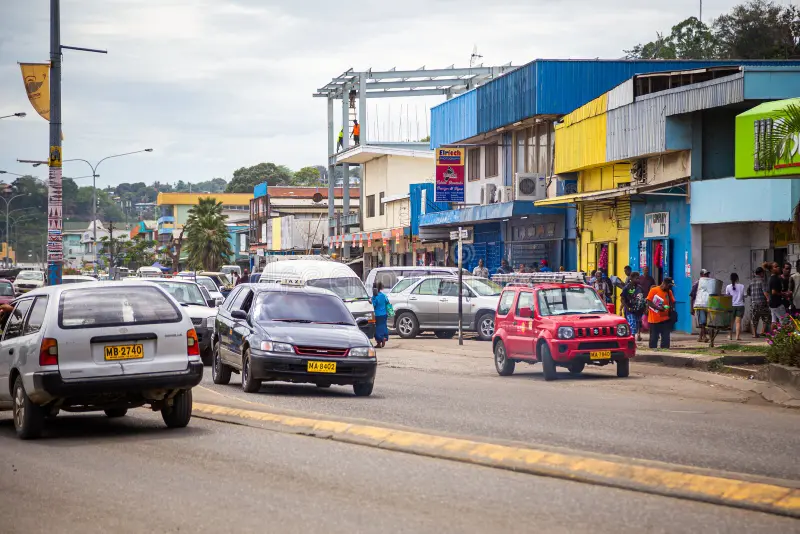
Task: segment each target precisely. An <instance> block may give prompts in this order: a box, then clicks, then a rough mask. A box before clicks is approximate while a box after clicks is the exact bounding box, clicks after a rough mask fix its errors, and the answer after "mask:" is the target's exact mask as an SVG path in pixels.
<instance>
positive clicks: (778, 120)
mask: <svg viewBox="0 0 800 534" xmlns="http://www.w3.org/2000/svg"><path fill="white" fill-rule="evenodd" d="M787 110H791V113H789V112H787ZM790 115H793V116H795V117H796V116H798V115H800V98H791V99H788V100H776V101H774V102H766V103H764V104H761V105H759V106H756V107H754V108H753V109H751V110H749V111H746V112H744V113H742V114H741V115H737V116H736V178H742V179H747V178H800V128H791V129H790V131H789V132H784V133H788V135H785V136H782V138H781V143H780V146H779V147H777V151H773V152H776V156H775V157H769V152H770V151H769V150H766V149H765V147H767V146H769V144H770V141H772V144H775V142H774V139H773V137H775V136H774V135H773V133H774V132H775V129H776V128H777V129H780V128H781V127H782V126H783V125H785V124H786V123H787V121H789V120H790V118H789V116H790Z"/></svg>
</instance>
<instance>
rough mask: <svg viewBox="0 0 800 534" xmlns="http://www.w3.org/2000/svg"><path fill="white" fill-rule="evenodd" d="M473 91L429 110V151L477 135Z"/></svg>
mask: <svg viewBox="0 0 800 534" xmlns="http://www.w3.org/2000/svg"><path fill="white" fill-rule="evenodd" d="M475 91H476V90H475V89H473V90H472V91H468V92H466V93H464V94H463V95H459V96H457V97H455V98H453V99H451V100H448V101H447V102H444V103H443V104H440V105H438V106H436V107H434V108H431V149H435V148H436V147H439V146H442V145H449V144H450V143H454V142H456V141H461V140H462V139H469V138H470V137H473V136H475V135H477V134H478V118H477V111H478V107H477V100H476V98H477V94H476V92H475Z"/></svg>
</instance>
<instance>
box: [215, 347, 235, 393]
mask: <svg viewBox="0 0 800 534" xmlns="http://www.w3.org/2000/svg"><path fill="white" fill-rule="evenodd" d="M211 378H212V379H213V380H214V383H215V384H220V385H223V386H224V385H226V384H227V383H228V382H230V381H231V368H230V367H228V366H227V365H225V364H224V363H222V356H221V355H220V353H219V342H217V343H214V358H213V361H212V365H211Z"/></svg>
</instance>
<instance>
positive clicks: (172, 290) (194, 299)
mask: <svg viewBox="0 0 800 534" xmlns="http://www.w3.org/2000/svg"><path fill="white" fill-rule="evenodd" d="M156 283H157V284H158V285H159V286H161V288H162V289H165V290H166V291H167V293H169V294H170V295H172V296H173V297H174V298H175V300H177V301H178V302H180V303H181V304H195V305H197V306H206V301H205V299H204V298H203V294H202V293H200V288H199V287H197V286H196V285H195V284H183V283H180V282H156Z"/></svg>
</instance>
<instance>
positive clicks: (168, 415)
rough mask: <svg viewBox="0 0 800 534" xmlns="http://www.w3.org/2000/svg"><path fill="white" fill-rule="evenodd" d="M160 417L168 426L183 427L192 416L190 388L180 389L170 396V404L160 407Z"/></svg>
mask: <svg viewBox="0 0 800 534" xmlns="http://www.w3.org/2000/svg"><path fill="white" fill-rule="evenodd" d="M161 418H162V419H163V420H164V423H165V424H166V425H167V427H169V428H183V427H185V426H186V425H188V424H189V420H190V419H191V418H192V390H191V389H182V390H180V391H179V392H178V394H177V395H175V396H174V397H172V406H164V407H163V408H162V409H161Z"/></svg>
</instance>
